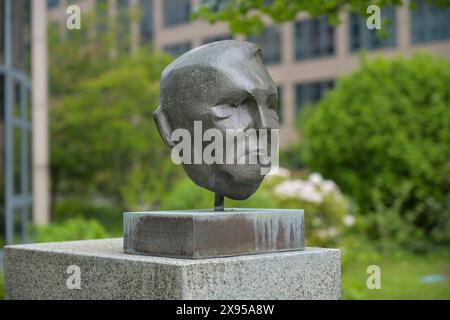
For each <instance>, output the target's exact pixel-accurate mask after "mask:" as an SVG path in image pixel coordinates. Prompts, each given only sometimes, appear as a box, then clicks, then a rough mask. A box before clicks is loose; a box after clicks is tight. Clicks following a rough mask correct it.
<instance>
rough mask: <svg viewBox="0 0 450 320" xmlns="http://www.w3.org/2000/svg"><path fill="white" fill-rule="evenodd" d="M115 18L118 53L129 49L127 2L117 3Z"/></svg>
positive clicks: (126, 0) (128, 5) (119, 1)
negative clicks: (116, 22) (116, 20)
mask: <svg viewBox="0 0 450 320" xmlns="http://www.w3.org/2000/svg"><path fill="white" fill-rule="evenodd" d="M117 11H118V12H117V18H118V25H117V27H118V34H117V38H118V41H119V49H120V51H123V52H125V51H127V50H129V48H130V3H129V0H118V1H117Z"/></svg>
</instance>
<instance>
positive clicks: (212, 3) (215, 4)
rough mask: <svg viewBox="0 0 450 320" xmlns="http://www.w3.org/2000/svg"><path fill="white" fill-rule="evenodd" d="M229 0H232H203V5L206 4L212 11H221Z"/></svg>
mask: <svg viewBox="0 0 450 320" xmlns="http://www.w3.org/2000/svg"><path fill="white" fill-rule="evenodd" d="M229 2H230V0H202V5H204V6H205V7H207V8H208V9H209V10H211V11H214V12H219V11H220V10H221V9H222V8H224V7H225V6H226V5H227V4H228V3H229Z"/></svg>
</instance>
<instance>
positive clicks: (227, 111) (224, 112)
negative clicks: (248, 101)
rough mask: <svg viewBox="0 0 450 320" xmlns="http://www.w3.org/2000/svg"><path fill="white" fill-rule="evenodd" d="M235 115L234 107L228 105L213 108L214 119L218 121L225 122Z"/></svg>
mask: <svg viewBox="0 0 450 320" xmlns="http://www.w3.org/2000/svg"><path fill="white" fill-rule="evenodd" d="M233 113H234V106H230V105H227V104H221V105H218V106H214V107H212V114H213V117H214V118H215V119H217V120H223V119H227V118H229V117H231V116H232V115H233Z"/></svg>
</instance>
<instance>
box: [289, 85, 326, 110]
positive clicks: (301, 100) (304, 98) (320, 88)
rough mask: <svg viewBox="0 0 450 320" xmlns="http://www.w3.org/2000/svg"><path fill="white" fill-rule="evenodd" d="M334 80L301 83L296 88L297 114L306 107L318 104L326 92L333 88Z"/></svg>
mask: <svg viewBox="0 0 450 320" xmlns="http://www.w3.org/2000/svg"><path fill="white" fill-rule="evenodd" d="M333 86H334V80H327V81H316V82H308V83H301V84H298V85H296V86H295V104H296V106H297V112H298V111H299V110H300V109H301V108H302V107H304V106H306V105H308V104H311V103H316V102H317V101H319V100H320V98H322V96H323V95H324V94H325V92H326V91H328V90H329V89H331V88H333Z"/></svg>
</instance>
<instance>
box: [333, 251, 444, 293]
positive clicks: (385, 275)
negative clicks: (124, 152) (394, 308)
mask: <svg viewBox="0 0 450 320" xmlns="http://www.w3.org/2000/svg"><path fill="white" fill-rule="evenodd" d="M353 256H354V257H356V258H352V259H347V261H346V260H345V259H346V257H345V256H344V265H343V268H342V289H343V298H344V299H396V300H397V299H398V300H401V299H445V300H450V282H449V277H450V254H449V253H448V252H442V251H440V252H436V253H430V254H427V255H424V256H417V255H412V254H408V253H397V254H396V255H391V256H389V257H388V258H383V257H381V256H380V255H378V256H377V255H373V256H372V258H370V257H367V256H365V254H364V253H362V252H360V253H359V254H355V255H353ZM359 257H361V258H359ZM369 265H378V266H379V267H380V270H381V289H372V290H370V289H368V288H367V285H366V281H367V278H368V277H369V276H370V275H369V274H367V273H366V269H367V267H368V266H369ZM424 276H427V277H426V278H423V277H424ZM443 277H446V279H447V280H444V281H442V278H443ZM427 278H428V279H429V280H430V281H429V282H428V283H427V282H424V281H423V280H426V279H427ZM436 278H441V279H440V280H441V281H439V282H433V280H439V279H436Z"/></svg>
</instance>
